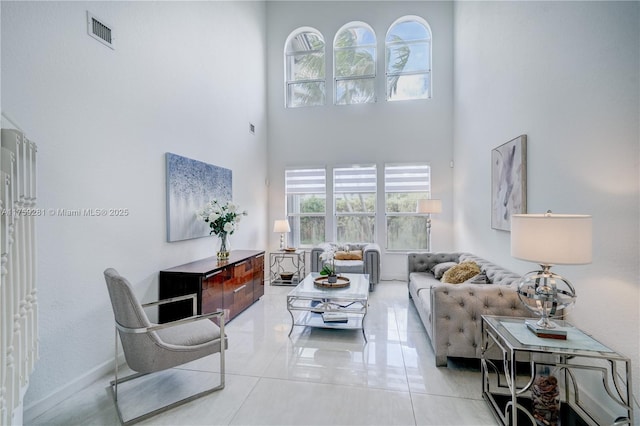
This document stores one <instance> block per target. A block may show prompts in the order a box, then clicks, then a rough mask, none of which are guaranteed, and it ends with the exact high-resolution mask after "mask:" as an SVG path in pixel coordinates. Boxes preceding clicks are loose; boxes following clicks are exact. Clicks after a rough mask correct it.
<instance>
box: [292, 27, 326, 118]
mask: <svg viewBox="0 0 640 426" xmlns="http://www.w3.org/2000/svg"><path fill="white" fill-rule="evenodd" d="M284 50H285V51H284V62H285V70H286V71H285V72H286V81H285V90H286V94H285V99H286V106H287V107H290V108H293V107H302V106H314V105H324V103H325V97H326V96H325V85H326V80H325V65H324V64H325V61H324V38H323V37H322V34H321V33H320V32H319V31H318V30H316V29H314V28H308V27H305V28H298V29H297V30H295V31H293V32H292V33H291V34H289V37H287V41H286V44H285V49H284Z"/></svg>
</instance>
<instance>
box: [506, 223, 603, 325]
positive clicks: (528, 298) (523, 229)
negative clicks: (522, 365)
mask: <svg viewBox="0 0 640 426" xmlns="http://www.w3.org/2000/svg"><path fill="white" fill-rule="evenodd" d="M511 256H513V257H515V258H517V259H522V260H526V261H530V262H535V263H537V264H539V265H540V267H541V268H542V270H541V271H533V272H529V273H528V274H525V275H524V276H523V277H522V281H521V282H520V284H519V286H518V296H519V297H520V301H521V302H522V303H523V304H524V305H525V306H526V307H527V308H528V309H529V310H530V311H531V312H533V313H535V314H536V315H538V316H540V320H539V321H538V322H535V323H531V322H527V326H528V327H529V328H530V329H531V330H533V331H534V332H536V333H542V331H540V330H548V329H552V328H555V327H556V325H555V324H554V323H553V322H552V321H550V318H552V317H553V316H555V315H556V311H558V310H561V309H566V308H568V307H569V306H571V305H573V304H574V303H575V300H576V292H575V288H574V287H573V285H572V284H571V283H570V282H569V281H568V280H566V279H565V278H563V277H561V276H560V275H557V274H555V273H553V272H551V271H550V269H551V266H552V265H582V264H586V263H590V262H591V258H592V221H591V216H589V215H575V214H552V213H551V212H547V213H545V214H516V215H513V216H511Z"/></svg>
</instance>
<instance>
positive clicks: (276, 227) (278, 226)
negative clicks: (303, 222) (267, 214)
mask: <svg viewBox="0 0 640 426" xmlns="http://www.w3.org/2000/svg"><path fill="white" fill-rule="evenodd" d="M273 232H280V250H284V234H286V233H287V232H291V227H290V226H289V221H288V220H286V219H283V220H276V221H275V222H274V223H273Z"/></svg>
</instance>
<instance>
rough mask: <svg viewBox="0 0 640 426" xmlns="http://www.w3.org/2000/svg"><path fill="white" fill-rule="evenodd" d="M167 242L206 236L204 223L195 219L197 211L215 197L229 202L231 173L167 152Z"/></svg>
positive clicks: (206, 225)
mask: <svg viewBox="0 0 640 426" xmlns="http://www.w3.org/2000/svg"><path fill="white" fill-rule="evenodd" d="M166 168H167V176H166V179H167V241H169V242H171V241H180V240H188V239H192V238H200V237H206V236H208V235H209V231H210V229H209V226H208V224H207V223H206V222H204V221H202V220H197V219H196V210H198V209H201V208H202V207H203V206H204V205H205V204H206V203H208V202H209V201H211V200H212V199H214V198H216V199H218V200H219V201H222V202H226V201H232V199H231V197H232V188H231V184H232V181H231V179H232V175H231V170H229V169H225V168H224V167H218V166H214V165H212V164H207V163H203V162H202V161H197V160H192V159H190V158H186V157H181V156H179V155H176V154H172V153H170V152H167V153H166Z"/></svg>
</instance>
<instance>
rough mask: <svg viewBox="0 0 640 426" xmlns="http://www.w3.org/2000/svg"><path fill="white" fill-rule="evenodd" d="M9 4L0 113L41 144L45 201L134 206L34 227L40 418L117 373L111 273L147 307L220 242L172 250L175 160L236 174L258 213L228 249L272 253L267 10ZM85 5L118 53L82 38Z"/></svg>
mask: <svg viewBox="0 0 640 426" xmlns="http://www.w3.org/2000/svg"><path fill="white" fill-rule="evenodd" d="M1 7H2V95H3V96H2V111H3V112H6V113H8V114H9V116H10V117H12V118H13V119H14V120H15V121H16V123H18V124H19V125H20V126H21V127H22V128H23V129H24V130H25V132H26V133H27V135H28V137H30V138H31V139H33V140H34V141H35V142H36V143H37V144H38V147H39V151H38V156H39V194H38V195H39V200H38V205H39V206H40V207H43V208H46V209H49V208H53V209H58V208H65V209H76V208H127V209H128V210H129V215H128V216H126V217H53V216H49V215H47V216H46V217H42V218H40V219H39V220H38V223H37V227H38V256H39V261H38V266H39V280H38V282H39V292H38V300H39V309H40V317H39V325H40V360H39V361H38V363H37V367H36V372H35V374H34V375H33V376H32V377H31V385H30V389H29V391H28V393H27V395H26V401H25V407H26V409H27V410H28V409H29V407H30V406H34V405H36V404H37V405H38V408H40V409H41V408H46V406H47V404H50V403H53V402H55V399H56V398H59V397H61V396H64V394H65V393H66V392H67V391H72V390H77V387H78V386H81V385H82V383H84V382H85V381H86V380H90V379H92V378H94V377H92V374H93V375H95V374H98V373H99V372H101V371H108V370H110V369H111V368H112V356H113V325H112V324H113V315H112V312H111V306H110V302H109V299H108V294H107V291H106V287H105V283H104V278H103V275H102V272H103V270H104V269H105V268H107V267H115V268H116V269H118V270H119V271H120V272H121V273H122V274H123V275H125V276H127V277H128V278H129V280H130V281H131V282H132V284H133V285H134V287H135V289H136V292H137V293H138V295H139V296H140V297H142V298H144V299H146V300H150V299H152V298H154V297H155V296H156V293H157V285H158V282H157V281H158V278H157V277H158V271H159V270H161V269H164V268H168V267H171V266H175V265H179V264H182V263H185V262H188V261H192V260H196V259H200V258H204V257H208V256H211V255H213V254H214V251H215V247H216V244H215V242H214V240H213V239H211V238H201V239H197V240H189V241H183V242H175V243H167V242H166V232H165V229H166V227H165V162H164V155H165V153H166V152H173V153H176V154H179V155H183V156H186V157H189V158H193V159H197V160H200V161H204V162H207V163H211V164H215V165H218V166H222V167H226V168H229V169H231V170H232V171H233V198H234V201H235V202H237V203H239V204H240V206H241V207H242V208H243V209H247V210H248V211H249V216H248V218H246V220H245V221H243V223H242V224H241V228H240V229H239V230H238V231H237V232H236V233H235V234H234V235H233V236H232V245H233V248H247V249H262V248H264V247H266V235H267V234H266V219H265V218H266V217H267V211H266V206H267V193H266V187H265V185H264V182H265V179H266V176H267V171H266V131H267V129H266V113H265V107H266V81H265V79H266V68H265V64H266V58H265V51H266V46H265V45H264V40H265V31H266V20H265V16H266V12H265V5H264V3H262V2H184V3H183V2H86V3H84V2H2V6H1ZM87 10H90V11H91V12H92V13H94V14H95V15H97V16H98V17H99V18H101V19H103V20H105V21H106V22H107V23H109V24H110V25H112V26H113V28H114V31H115V36H116V49H115V50H111V49H109V48H107V47H105V46H103V45H101V44H100V43H98V42H97V41H95V40H94V39H92V38H91V37H89V36H88V35H87V25H86V11H87ZM249 122H252V123H254V124H255V125H256V129H257V132H256V134H255V135H251V134H249V131H248V125H249ZM51 395H53V398H49V399H47V398H48V397H49V396H51ZM38 403H41V404H38Z"/></svg>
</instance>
